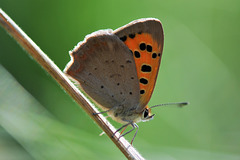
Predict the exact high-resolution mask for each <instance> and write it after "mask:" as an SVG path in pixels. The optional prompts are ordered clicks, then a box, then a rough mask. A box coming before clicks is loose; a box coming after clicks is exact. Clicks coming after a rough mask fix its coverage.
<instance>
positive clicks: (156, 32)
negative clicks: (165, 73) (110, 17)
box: [64, 18, 185, 144]
mask: <svg viewBox="0 0 240 160" xmlns="http://www.w3.org/2000/svg"><path fill="white" fill-rule="evenodd" d="M163 41H164V35H163V27H162V24H161V22H160V21H159V20H158V19H155V18H143V19H138V20H135V21H132V22H130V23H129V24H127V25H125V26H123V27H120V28H118V29H116V30H114V31H113V30H111V29H107V30H99V31H96V32H93V33H92V34H89V35H87V36H86V37H85V39H84V41H82V42H79V43H78V44H77V46H75V48H74V49H73V50H72V51H71V52H70V57H71V61H70V62H69V63H68V64H67V66H66V68H65V69H64V72H65V73H66V74H67V75H68V76H70V77H71V78H72V79H74V80H76V81H77V82H79V87H80V88H82V89H83V90H84V91H85V92H86V93H87V94H88V95H89V96H90V97H91V98H92V99H93V100H94V101H95V102H96V103H97V104H99V106H100V107H101V109H102V110H103V112H100V113H105V112H107V113H108V115H109V116H110V117H111V118H112V119H113V120H115V121H117V122H119V123H122V124H123V126H122V127H120V128H119V129H118V130H117V131H116V132H118V131H120V130H122V129H123V128H124V129H123V130H125V129H126V127H127V126H129V125H131V126H132V127H133V128H132V129H131V130H130V131H128V132H126V133H124V134H122V135H121V136H124V135H126V134H128V133H130V132H131V131H133V130H134V129H135V128H137V130H136V133H135V135H134V137H133V139H132V141H131V144H132V142H133V140H134V138H135V136H136V134H137V131H138V125H137V124H136V123H138V122H140V121H148V120H150V119H152V118H153V116H154V114H152V113H151V108H153V107H156V106H153V107H148V106H147V104H148V102H149V100H150V98H151V96H152V93H153V90H154V87H155V84H156V79H157V75H158V70H159V67H160V62H161V58H162V51H163ZM173 104H180V105H185V103H173ZM158 106H159V105H158ZM100 113H99V114H100ZM97 114H98V113H97ZM116 132H115V133H116Z"/></svg>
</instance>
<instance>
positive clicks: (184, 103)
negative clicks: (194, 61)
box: [150, 102, 189, 108]
mask: <svg viewBox="0 0 240 160" xmlns="http://www.w3.org/2000/svg"><path fill="white" fill-rule="evenodd" d="M188 104H189V102H176V103H165V104H158V105H155V106H151V107H150V108H154V107H160V106H168V105H177V106H178V107H183V106H186V105H188Z"/></svg>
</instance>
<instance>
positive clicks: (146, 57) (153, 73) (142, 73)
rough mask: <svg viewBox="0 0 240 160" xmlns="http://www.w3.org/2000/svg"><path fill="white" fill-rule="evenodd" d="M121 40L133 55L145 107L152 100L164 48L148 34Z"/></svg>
mask: <svg viewBox="0 0 240 160" xmlns="http://www.w3.org/2000/svg"><path fill="white" fill-rule="evenodd" d="M120 39H121V40H122V41H123V42H124V43H125V44H126V45H127V46H128V48H129V49H130V50H131V52H132V53H133V56H134V59H135V63H136V68H137V75H138V79H139V85H140V95H141V99H140V104H141V105H144V106H145V105H147V103H148V101H149V100H150V98H151V95H152V92H153V89H154V86H155V83H156V79H157V74H158V69H159V65H160V61H161V56H162V53H160V51H161V48H162V46H160V44H159V43H157V42H156V41H154V40H153V38H152V36H151V34H148V33H141V32H139V33H137V34H129V35H128V36H124V37H121V38H120Z"/></svg>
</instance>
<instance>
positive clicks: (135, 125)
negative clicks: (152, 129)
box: [119, 123, 139, 145]
mask: <svg viewBox="0 0 240 160" xmlns="http://www.w3.org/2000/svg"><path fill="white" fill-rule="evenodd" d="M130 124H131V125H132V127H133V128H132V129H131V130H130V131H128V132H126V133H124V134H122V135H121V136H120V137H119V138H121V137H123V136H125V135H126V134H128V133H130V132H132V131H133V130H134V129H135V128H137V129H136V132H135V134H134V136H133V138H132V140H131V145H132V144H133V141H134V139H135V137H136V135H137V132H138V128H139V127H138V125H137V124H136V123H130Z"/></svg>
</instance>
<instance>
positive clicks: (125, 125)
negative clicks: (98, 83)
mask: <svg viewBox="0 0 240 160" xmlns="http://www.w3.org/2000/svg"><path fill="white" fill-rule="evenodd" d="M129 124H131V123H127V124H124V125H122V127H120V128H118V129H117V130H116V131H115V132H114V133H113V135H112V137H113V136H114V135H115V134H116V133H117V132H118V131H120V130H122V129H123V128H124V127H127V126H128V125H129ZM120 137H121V136H120ZM120 137H119V138H120Z"/></svg>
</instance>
